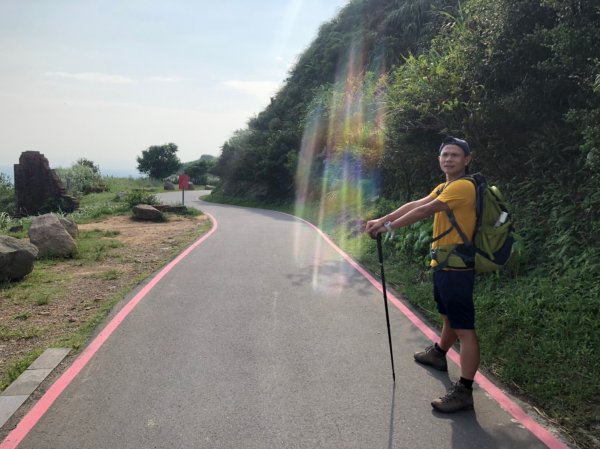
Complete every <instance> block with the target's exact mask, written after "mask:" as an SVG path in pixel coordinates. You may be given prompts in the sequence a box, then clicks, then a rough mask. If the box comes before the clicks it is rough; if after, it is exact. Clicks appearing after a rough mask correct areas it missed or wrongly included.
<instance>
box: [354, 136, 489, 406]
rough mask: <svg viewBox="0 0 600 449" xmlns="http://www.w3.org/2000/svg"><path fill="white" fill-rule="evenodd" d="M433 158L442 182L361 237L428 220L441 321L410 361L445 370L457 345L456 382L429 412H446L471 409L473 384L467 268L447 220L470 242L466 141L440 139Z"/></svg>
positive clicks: (474, 344)
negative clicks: (434, 336) (437, 333)
mask: <svg viewBox="0 0 600 449" xmlns="http://www.w3.org/2000/svg"><path fill="white" fill-rule="evenodd" d="M438 159H439V163H440V168H441V169H442V171H443V172H444V174H445V175H446V182H445V183H443V184H440V185H439V186H437V187H436V188H435V189H434V190H433V191H432V192H431V193H430V194H429V195H428V196H426V197H425V198H422V199H420V200H417V201H412V202H409V203H407V204H404V205H403V206H402V207H400V208H399V209H397V210H395V211H394V212H392V213H390V214H388V215H386V216H384V217H381V218H379V219H377V220H371V221H369V222H367V226H366V232H367V233H369V234H370V235H371V236H372V237H375V236H377V234H380V233H384V232H391V231H392V230H393V229H396V228H401V227H404V226H409V225H411V224H413V223H416V222H417V221H420V220H423V219H425V218H428V217H430V216H432V215H434V221H433V236H434V240H433V243H432V261H431V266H432V268H433V296H434V299H435V302H436V303H437V308H438V311H439V312H440V314H441V316H442V320H443V327H442V334H441V337H440V341H439V343H435V344H434V345H431V346H429V347H428V348H426V349H425V350H424V351H422V352H417V353H415V355H414V358H415V360H416V361H417V362H419V363H422V364H424V365H429V366H432V367H433V368H436V369H438V370H441V371H447V370H448V365H447V362H446V352H447V351H448V350H449V349H450V348H451V347H452V345H453V344H454V343H455V342H456V341H457V340H459V341H460V368H461V377H460V380H459V381H458V382H456V383H454V384H452V386H451V387H450V388H449V389H448V392H447V393H446V395H445V396H442V397H439V398H436V399H434V400H433V401H432V402H431V405H432V406H433V408H434V409H436V410H438V411H440V412H446V413H451V412H455V411H458V410H463V409H467V408H471V407H472V406H473V379H474V378H475V373H476V372H477V369H478V368H479V357H480V356H479V343H478V340H477V335H476V333H475V308H474V304H473V284H474V279H475V272H474V269H473V263H472V262H471V261H470V260H469V257H468V256H467V257H465V258H462V257H459V256H457V255H456V252H454V251H452V250H453V249H455V248H456V247H457V246H459V245H461V244H464V243H466V242H464V241H463V239H462V238H461V236H460V234H459V232H458V231H457V230H456V227H455V226H453V223H452V221H454V220H455V224H458V227H459V228H460V229H461V230H462V232H463V235H465V236H467V238H468V239H469V240H472V237H473V232H474V230H475V220H476V218H475V186H474V184H473V183H472V182H471V181H469V180H468V179H461V178H462V177H463V176H464V175H465V174H466V173H467V170H468V165H469V163H470V162H471V149H470V148H469V144H468V143H467V142H466V141H464V140H462V139H457V138H454V137H450V138H447V139H445V140H444V141H443V142H442V145H441V146H440V150H439V157H438ZM459 248H460V246H459ZM465 260H466V261H465ZM471 260H472V259H471Z"/></svg>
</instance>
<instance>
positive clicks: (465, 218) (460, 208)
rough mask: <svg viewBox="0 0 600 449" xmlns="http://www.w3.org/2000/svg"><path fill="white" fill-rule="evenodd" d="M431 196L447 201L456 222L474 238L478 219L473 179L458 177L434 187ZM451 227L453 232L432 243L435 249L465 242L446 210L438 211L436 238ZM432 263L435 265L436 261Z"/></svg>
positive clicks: (467, 234) (435, 217)
mask: <svg viewBox="0 0 600 449" xmlns="http://www.w3.org/2000/svg"><path fill="white" fill-rule="evenodd" d="M442 188H443V190H442ZM440 190H442V193H440V194H439V195H438V191H440ZM429 196H430V197H432V198H435V199H437V200H438V201H441V202H442V203H446V204H447V205H448V207H449V208H450V209H451V210H452V212H453V213H454V217H455V218H456V222H457V223H458V226H460V229H461V230H462V231H463V232H464V233H465V235H466V236H467V237H468V238H469V239H472V238H473V233H474V231H475V221H476V217H475V185H474V184H473V183H472V182H471V181H469V180H468V179H457V180H456V181H453V182H450V183H443V184H440V185H438V186H437V187H436V188H435V189H433V191H432V192H431V193H430V194H429ZM450 228H452V232H450V233H448V234H447V235H445V236H444V237H442V238H441V239H439V240H436V241H435V242H433V243H432V244H431V247H432V248H433V249H435V248H438V247H440V246H444V245H457V244H461V243H464V242H463V241H462V239H461V238H460V235H459V234H458V232H457V231H456V229H454V227H453V226H452V223H450V220H449V219H448V215H447V214H446V212H445V211H441V212H436V214H435V215H434V217H433V237H434V238H435V237H436V236H438V235H440V234H442V233H444V232H446V231H447V230H448V229H450ZM432 262H433V261H432ZM432 265H435V263H434V264H432Z"/></svg>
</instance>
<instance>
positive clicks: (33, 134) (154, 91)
mask: <svg viewBox="0 0 600 449" xmlns="http://www.w3.org/2000/svg"><path fill="white" fill-rule="evenodd" d="M346 3H347V0H320V1H319V0H255V1H248V0H220V1H206V0H196V1H193V0H168V1H166V0H160V1H159V0H95V1H90V0H52V1H48V0H0V55H1V56H0V171H2V172H4V173H6V174H8V175H9V176H12V166H13V164H16V163H18V161H19V156H20V154H21V152H23V151H28V150H34V151H39V152H41V153H42V154H44V155H45V156H46V158H47V159H48V160H49V162H50V167H52V168H57V167H69V166H71V164H73V163H74V162H75V161H77V160H78V159H80V158H86V159H89V160H91V161H93V162H94V163H96V165H98V166H99V167H100V170H101V172H102V173H103V174H114V175H120V174H126V175H133V176H135V175H137V174H138V172H137V170H136V166H137V162H136V158H137V157H138V156H141V154H142V151H143V150H145V149H147V148H148V147H150V146H152V145H162V144H165V143H169V142H173V143H175V144H176V145H177V146H178V147H179V151H178V153H177V154H178V156H179V159H180V160H181V161H182V162H189V161H193V160H196V159H198V158H199V157H200V156H201V155H203V154H211V155H214V156H218V155H219V154H220V148H221V146H222V145H223V144H224V143H225V142H226V141H227V140H228V139H229V138H230V137H231V136H232V134H233V133H234V131H236V130H238V129H243V128H245V127H246V124H247V122H248V120H249V119H250V118H251V117H253V116H255V115H257V114H258V113H259V112H261V111H262V110H263V109H264V108H265V107H266V106H267V105H268V104H269V101H270V98H271V97H272V96H273V95H274V94H275V93H276V92H277V90H278V89H279V88H280V87H281V86H282V85H283V82H284V80H285V79H286V78H287V76H288V75H289V70H290V69H291V68H292V67H293V65H294V63H295V62H296V61H297V58H298V56H299V55H300V54H301V53H302V52H303V51H304V50H305V49H306V48H307V47H308V46H309V45H310V43H311V42H312V41H313V40H314V39H315V37H316V36H317V33H318V30H319V27H320V25H321V24H323V23H325V22H328V21H330V20H331V19H333V18H334V17H335V15H336V14H337V13H338V12H339V11H340V9H341V8H342V7H343V6H344V5H345V4H346Z"/></svg>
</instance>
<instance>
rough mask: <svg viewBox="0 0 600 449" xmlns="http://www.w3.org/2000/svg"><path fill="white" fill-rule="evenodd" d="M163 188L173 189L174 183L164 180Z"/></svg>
mask: <svg viewBox="0 0 600 449" xmlns="http://www.w3.org/2000/svg"><path fill="white" fill-rule="evenodd" d="M163 188H164V189H165V190H175V184H173V183H172V182H165V183H164V185H163Z"/></svg>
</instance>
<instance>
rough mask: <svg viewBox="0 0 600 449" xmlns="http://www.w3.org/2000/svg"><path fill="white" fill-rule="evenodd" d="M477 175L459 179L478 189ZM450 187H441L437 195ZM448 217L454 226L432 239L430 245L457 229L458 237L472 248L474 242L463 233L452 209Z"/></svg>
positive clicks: (448, 210)
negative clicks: (468, 181)
mask: <svg viewBox="0 0 600 449" xmlns="http://www.w3.org/2000/svg"><path fill="white" fill-rule="evenodd" d="M475 176H476V175H465V176H462V177H460V178H459V179H469V180H470V181H471V182H473V183H474V184H475V189H477V184H478V183H477V180H476V179H475V178H474V177H475ZM447 186H448V183H446V184H444V185H443V186H442V187H440V188H439V189H438V190H437V191H436V193H437V194H438V196H439V195H440V194H441V193H442V191H443V190H444V188H446V187H447ZM445 212H446V215H447V216H448V220H449V221H450V224H451V225H452V226H451V227H450V228H449V229H447V230H446V231H444V232H442V233H441V234H440V235H437V236H435V237H434V238H433V239H431V241H430V243H433V242H435V241H437V240H440V239H441V238H443V237H445V236H447V235H448V234H450V233H451V232H452V229H453V228H454V229H456V232H458V235H459V236H460V238H461V239H462V241H463V242H464V244H465V245H467V246H471V245H472V242H471V240H470V239H469V238H468V237H467V235H466V234H465V233H464V232H463V230H462V229H461V228H460V226H459V225H458V222H457V221H456V217H455V216H454V212H452V210H451V209H447V210H446V211H445Z"/></svg>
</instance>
